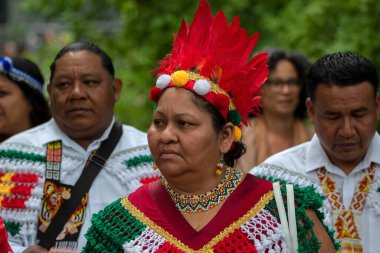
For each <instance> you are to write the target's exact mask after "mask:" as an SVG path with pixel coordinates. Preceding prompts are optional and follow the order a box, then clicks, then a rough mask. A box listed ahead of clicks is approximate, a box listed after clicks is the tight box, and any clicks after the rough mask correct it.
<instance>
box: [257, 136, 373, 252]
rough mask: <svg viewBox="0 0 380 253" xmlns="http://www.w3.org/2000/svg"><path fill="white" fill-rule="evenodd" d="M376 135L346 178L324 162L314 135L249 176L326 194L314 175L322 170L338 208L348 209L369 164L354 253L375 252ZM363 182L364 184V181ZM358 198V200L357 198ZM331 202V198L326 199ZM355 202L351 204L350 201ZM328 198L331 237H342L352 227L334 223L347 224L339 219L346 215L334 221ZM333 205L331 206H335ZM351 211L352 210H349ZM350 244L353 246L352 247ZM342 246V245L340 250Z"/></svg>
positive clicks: (334, 213) (327, 206)
mask: <svg viewBox="0 0 380 253" xmlns="http://www.w3.org/2000/svg"><path fill="white" fill-rule="evenodd" d="M379 154H380V136H379V134H378V133H376V134H375V135H374V137H373V139H372V141H371V143H370V146H369V148H368V151H367V154H366V156H365V157H364V159H363V160H362V161H361V162H360V163H359V164H358V165H357V166H356V167H355V168H354V170H353V171H352V172H351V173H350V174H349V175H346V174H345V173H344V172H343V171H341V170H340V169H339V168H337V167H335V166H334V165H333V164H332V163H331V162H330V160H329V159H328V157H327V155H326V153H325V151H324V149H323V148H322V146H321V144H320V142H319V139H318V137H317V136H316V135H315V136H314V137H313V139H312V140H311V141H310V142H306V143H304V144H301V145H299V146H296V147H294V148H291V149H289V150H286V151H283V152H281V153H279V154H276V155H274V156H272V157H270V158H269V159H267V160H266V161H265V162H264V163H263V164H261V165H259V166H257V167H255V168H253V169H252V170H251V173H252V174H254V175H257V176H260V177H264V178H267V179H271V180H278V179H282V180H284V181H287V182H289V183H294V184H298V185H301V186H306V185H314V186H315V187H316V188H317V191H318V192H320V193H324V194H326V192H324V189H323V187H322V185H321V182H320V178H319V176H318V170H319V169H320V168H322V167H323V168H325V169H326V171H327V172H328V176H329V180H331V182H334V186H335V188H336V191H337V192H339V193H340V194H339V196H341V208H342V209H346V210H347V209H350V208H351V207H350V206H351V203H352V200H353V199H354V198H356V199H357V196H359V195H362V194H361V193H360V194H359V195H358V193H356V194H355V191H356V189H357V188H358V185H359V184H360V182H361V181H362V180H363V175H364V174H363V172H365V170H367V169H368V168H369V167H370V165H371V164H372V163H373V165H374V166H373V167H374V171H373V178H372V179H371V181H372V182H371V183H370V184H365V185H366V187H365V188H366V189H365V191H366V192H367V191H368V192H367V193H366V194H365V195H366V198H365V201H363V202H360V204H361V205H363V206H362V210H361V214H360V216H359V217H358V218H357V219H356V221H355V226H356V231H358V232H359V235H360V240H361V245H362V246H363V248H362V249H358V250H359V251H357V252H378V250H379V248H380V240H379V236H378V234H379V227H380V192H379V191H378V189H379V187H380V155H379ZM365 182H368V181H367V180H366V181H365ZM360 198H361V197H360ZM330 200H331V199H330ZM354 202H355V201H354ZM331 203H335V204H336V202H329V200H328V198H327V199H326V200H325V201H324V209H323V212H324V213H325V214H326V216H327V217H329V218H330V220H329V225H330V226H333V225H334V224H335V225H337V226H335V228H334V229H335V230H336V233H335V237H336V238H337V239H339V238H342V235H343V234H344V233H343V232H344V231H350V229H351V228H352V226H349V227H347V228H348V230H345V229H343V227H344V226H340V227H339V226H338V224H345V225H348V224H351V223H350V222H343V223H342V221H343V219H342V217H343V216H344V217H348V218H347V219H346V220H347V221H349V220H350V218H349V216H347V215H348V213H347V214H346V215H343V216H341V217H340V218H339V219H340V221H339V220H337V218H338V215H337V214H336V212H335V211H334V209H335V207H333V206H332V204H331ZM335 204H333V205H335ZM351 209H352V208H351ZM353 245H354V244H353ZM343 246H344V245H342V250H344V248H343Z"/></svg>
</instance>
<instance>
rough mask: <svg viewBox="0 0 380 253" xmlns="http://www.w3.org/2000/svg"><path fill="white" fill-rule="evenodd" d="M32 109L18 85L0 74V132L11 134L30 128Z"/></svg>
mask: <svg viewBox="0 0 380 253" xmlns="http://www.w3.org/2000/svg"><path fill="white" fill-rule="evenodd" d="M31 110H32V107H31V105H30V103H29V101H28V99H27V98H26V97H25V96H24V94H23V93H22V91H21V89H20V88H19V87H18V85H17V84H16V83H14V82H13V81H11V80H10V79H8V78H7V77H6V76H5V75H2V74H0V134H2V135H9V136H11V135H14V134H16V133H19V132H22V131H24V130H26V129H28V128H30V127H31V121H30V112H31Z"/></svg>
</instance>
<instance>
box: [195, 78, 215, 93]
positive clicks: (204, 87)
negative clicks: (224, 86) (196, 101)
mask: <svg viewBox="0 0 380 253" xmlns="http://www.w3.org/2000/svg"><path fill="white" fill-rule="evenodd" d="M210 90H211V84H210V82H209V81H207V80H198V81H196V82H195V84H194V91H195V93H197V94H198V95H201V96H204V95H206V94H207V93H209V91H210Z"/></svg>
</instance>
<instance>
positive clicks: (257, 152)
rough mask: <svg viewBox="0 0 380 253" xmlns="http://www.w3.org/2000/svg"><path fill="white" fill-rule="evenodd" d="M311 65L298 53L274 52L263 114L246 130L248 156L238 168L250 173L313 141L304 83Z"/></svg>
mask: <svg viewBox="0 0 380 253" xmlns="http://www.w3.org/2000/svg"><path fill="white" fill-rule="evenodd" d="M309 65H310V63H309V60H308V59H307V58H306V57H305V56H303V55H301V54H298V53H291V52H285V51H282V50H274V51H272V52H271V53H270V54H269V57H268V66H269V76H268V79H267V81H266V83H265V84H264V85H263V86H262V91H263V93H262V108H261V111H262V112H261V115H259V116H256V115H252V116H251V117H250V120H249V125H248V126H247V127H244V128H243V136H244V137H243V142H244V144H245V145H246V147H247V152H246V154H244V155H243V156H242V157H241V158H240V159H239V160H238V162H237V167H238V168H241V169H243V170H244V171H246V172H248V171H249V170H250V169H251V168H252V167H254V166H255V165H258V164H260V163H261V162H263V161H264V160H265V159H266V158H267V157H269V156H271V155H273V154H275V153H278V152H280V151H282V150H284V149H287V148H290V147H292V146H294V145H297V144H300V143H302V142H305V141H308V140H309V139H310V138H311V136H312V132H313V131H312V129H311V128H310V127H308V126H307V125H306V124H305V122H304V121H305V117H306V106H305V100H306V91H305V89H304V81H305V75H306V71H307V69H308V67H309Z"/></svg>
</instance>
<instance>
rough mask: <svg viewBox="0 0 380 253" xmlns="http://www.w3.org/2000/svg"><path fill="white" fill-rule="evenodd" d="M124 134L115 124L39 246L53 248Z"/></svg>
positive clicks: (89, 159)
mask: <svg viewBox="0 0 380 253" xmlns="http://www.w3.org/2000/svg"><path fill="white" fill-rule="evenodd" d="M122 134H123V128H122V125H121V124H120V123H118V122H115V123H114V125H113V126H112V129H111V132H110V135H109V137H108V138H107V139H106V140H104V141H102V143H101V144H100V147H99V149H98V150H97V152H96V154H91V155H90V156H89V158H88V160H87V163H86V165H85V167H84V169H83V171H82V174H81V175H80V177H79V179H78V181H77V182H76V184H75V185H74V187H73V188H72V190H71V197H70V199H68V200H65V201H64V202H63V204H62V206H61V207H60V208H59V210H58V212H57V213H56V215H55V216H54V217H53V219H52V221H51V222H50V225H49V227H48V228H47V230H46V232H45V233H43V234H42V236H41V238H40V241H39V243H38V245H40V246H41V247H43V248H45V249H47V250H49V249H50V248H51V247H53V245H54V243H55V240H56V238H57V236H58V234H59V233H60V232H61V231H62V229H63V227H64V225H65V224H66V222H67V220H68V219H69V218H70V217H71V215H72V214H73V213H74V211H75V209H76V208H77V206H78V205H79V203H80V202H81V200H82V198H83V197H84V196H85V194H86V193H87V192H88V191H89V189H90V187H91V185H92V182H93V181H94V179H95V178H96V176H97V175H98V173H99V172H100V170H101V169H102V168H103V166H104V164H105V163H106V161H107V159H108V157H109V156H110V155H111V153H112V151H113V150H114V149H115V147H116V144H117V143H118V142H119V140H120V137H121V135H122Z"/></svg>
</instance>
